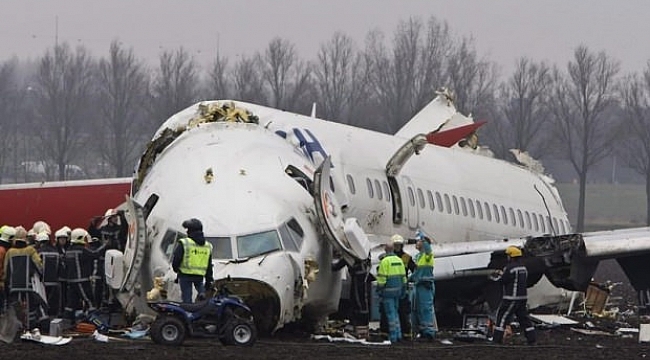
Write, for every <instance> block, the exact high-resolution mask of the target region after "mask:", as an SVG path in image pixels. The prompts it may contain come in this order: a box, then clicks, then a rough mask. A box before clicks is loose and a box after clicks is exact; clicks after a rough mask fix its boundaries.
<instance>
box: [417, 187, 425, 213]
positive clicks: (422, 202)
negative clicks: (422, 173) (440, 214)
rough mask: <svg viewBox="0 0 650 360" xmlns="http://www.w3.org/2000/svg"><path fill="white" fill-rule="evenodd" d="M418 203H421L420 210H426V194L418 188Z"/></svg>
mask: <svg viewBox="0 0 650 360" xmlns="http://www.w3.org/2000/svg"><path fill="white" fill-rule="evenodd" d="M417 192H418V202H419V203H420V208H422V209H424V194H423V193H422V189H420V188H418V190H417Z"/></svg>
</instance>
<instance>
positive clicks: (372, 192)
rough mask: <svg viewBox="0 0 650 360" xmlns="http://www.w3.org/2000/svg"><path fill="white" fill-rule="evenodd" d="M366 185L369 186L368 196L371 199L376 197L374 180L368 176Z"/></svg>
mask: <svg viewBox="0 0 650 360" xmlns="http://www.w3.org/2000/svg"><path fill="white" fill-rule="evenodd" d="M366 186H367V187H368V197H369V198H371V199H372V198H374V197H375V192H374V191H373V190H372V181H371V180H370V179H368V178H366Z"/></svg>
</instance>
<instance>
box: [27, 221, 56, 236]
mask: <svg viewBox="0 0 650 360" xmlns="http://www.w3.org/2000/svg"><path fill="white" fill-rule="evenodd" d="M32 230H34V232H35V233H36V234H38V233H41V232H46V233H47V234H48V235H50V234H51V233H52V230H50V225H48V223H46V222H45V221H42V220H39V221H37V222H35V223H34V226H32Z"/></svg>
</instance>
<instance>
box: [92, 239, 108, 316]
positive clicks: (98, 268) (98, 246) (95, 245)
mask: <svg viewBox="0 0 650 360" xmlns="http://www.w3.org/2000/svg"><path fill="white" fill-rule="evenodd" d="M88 248H89V249H90V250H93V251H98V252H99V253H100V255H99V257H98V258H96V259H94V260H93V271H92V274H91V276H90V281H91V283H92V286H93V301H94V302H95V304H97V306H99V307H101V305H102V303H103V302H104V294H105V293H107V291H105V289H104V287H105V286H106V278H105V274H104V259H105V255H106V247H105V246H102V243H101V241H99V239H98V238H96V237H90V242H89V243H88Z"/></svg>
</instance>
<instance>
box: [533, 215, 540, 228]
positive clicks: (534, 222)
mask: <svg viewBox="0 0 650 360" xmlns="http://www.w3.org/2000/svg"><path fill="white" fill-rule="evenodd" d="M533 226H535V231H539V222H538V221H537V215H535V213H533Z"/></svg>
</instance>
